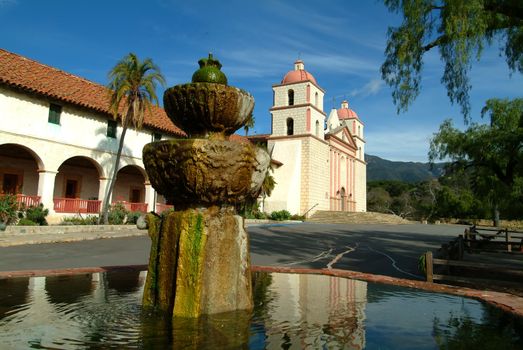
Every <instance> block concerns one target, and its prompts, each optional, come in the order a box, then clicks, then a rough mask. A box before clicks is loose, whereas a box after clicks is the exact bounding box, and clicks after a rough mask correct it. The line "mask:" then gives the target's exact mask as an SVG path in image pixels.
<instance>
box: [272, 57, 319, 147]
mask: <svg viewBox="0 0 523 350" xmlns="http://www.w3.org/2000/svg"><path fill="white" fill-rule="evenodd" d="M272 91H273V104H272V108H271V109H270V112H271V116H272V135H271V136H294V135H313V136H316V137H317V138H319V139H322V140H323V139H324V125H325V113H324V112H323V96H324V94H325V91H324V90H323V89H322V88H321V87H320V86H319V85H318V83H317V82H316V79H315V78H314V77H313V76H312V74H310V73H309V72H307V71H306V70H305V64H304V63H303V61H302V60H297V61H296V62H294V69H293V70H291V71H289V72H287V74H285V76H284V77H283V79H282V81H281V83H280V84H276V85H273V86H272Z"/></svg>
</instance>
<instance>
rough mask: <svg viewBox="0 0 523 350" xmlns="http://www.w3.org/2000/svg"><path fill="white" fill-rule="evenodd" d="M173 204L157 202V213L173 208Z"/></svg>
mask: <svg viewBox="0 0 523 350" xmlns="http://www.w3.org/2000/svg"><path fill="white" fill-rule="evenodd" d="M172 208H173V206H172V205H170V204H163V203H156V213H157V214H161V213H162V212H164V211H166V210H169V209H172Z"/></svg>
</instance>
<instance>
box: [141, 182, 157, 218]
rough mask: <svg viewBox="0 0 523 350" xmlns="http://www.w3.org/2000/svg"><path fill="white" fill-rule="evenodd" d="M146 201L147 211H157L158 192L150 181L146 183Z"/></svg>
mask: <svg viewBox="0 0 523 350" xmlns="http://www.w3.org/2000/svg"><path fill="white" fill-rule="evenodd" d="M144 200H145V203H147V211H156V192H155V191H154V189H153V187H152V186H151V183H150V182H149V181H146V182H145V197H144Z"/></svg>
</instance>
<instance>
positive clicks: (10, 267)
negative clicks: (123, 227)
mask: <svg viewBox="0 0 523 350" xmlns="http://www.w3.org/2000/svg"><path fill="white" fill-rule="evenodd" d="M247 229H248V232H249V234H250V242H251V259H252V260H251V261H252V264H254V265H268V266H284V267H304V268H329V267H331V268H338V269H350V270H354V271H359V272H367V273H374V274H383V275H388V276H392V277H401V278H410V279H421V276H420V275H419V273H418V271H417V259H418V257H419V255H420V254H422V253H423V252H425V251H427V250H429V249H437V248H438V247H439V246H440V245H441V243H444V242H448V241H449V240H450V239H451V238H453V237H455V236H457V235H458V234H460V233H462V232H463V230H464V227H463V226H458V225H421V224H419V225H418V224H410V225H346V224H344V225H341V224H340V225H338V224H336V225H335V224H312V223H298V224H286V223H285V224H268V225H267V224H265V225H249V226H248V228H247ZM149 248H150V240H149V238H148V237H147V236H146V235H145V233H144V235H143V236H138V237H124V238H113V239H97V240H86V241H80V242H70V243H53V244H31V245H19V246H13V247H3V248H0V256H1V258H0V271H19V270H41V269H62V268H75V267H99V266H116V265H142V264H144V265H145V264H147V261H148V256H149Z"/></svg>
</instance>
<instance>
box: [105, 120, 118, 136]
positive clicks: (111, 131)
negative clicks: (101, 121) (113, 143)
mask: <svg viewBox="0 0 523 350" xmlns="http://www.w3.org/2000/svg"><path fill="white" fill-rule="evenodd" d="M116 128H117V124H116V121H115V120H108V121H107V137H110V138H112V139H115V138H116Z"/></svg>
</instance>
